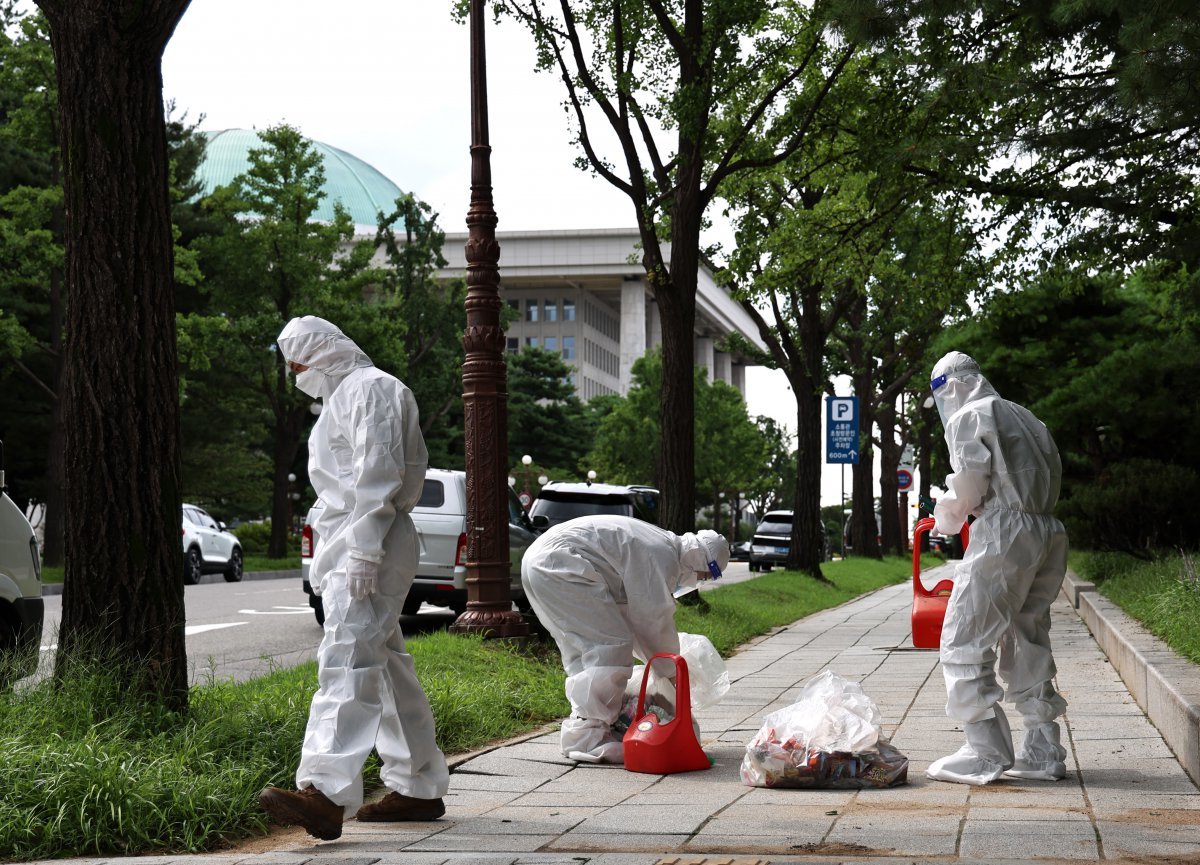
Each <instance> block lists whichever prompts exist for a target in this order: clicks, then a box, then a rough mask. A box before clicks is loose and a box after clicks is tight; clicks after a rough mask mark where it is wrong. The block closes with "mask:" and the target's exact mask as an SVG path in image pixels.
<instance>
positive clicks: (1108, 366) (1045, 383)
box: [941, 266, 1200, 551]
mask: <svg viewBox="0 0 1200 865" xmlns="http://www.w3.org/2000/svg"><path fill="white" fill-rule="evenodd" d="M1191 284H1192V283H1191V280H1189V279H1188V278H1187V277H1186V274H1181V273H1180V272H1179V270H1178V269H1177V268H1164V267H1161V266H1147V267H1145V268H1142V269H1141V270H1139V271H1138V272H1136V273H1134V274H1132V275H1131V276H1129V277H1128V278H1122V277H1119V276H1117V275H1110V274H1100V275H1096V276H1090V277H1083V276H1079V275H1076V274H1071V273H1061V274H1058V273H1056V274H1050V275H1047V276H1046V277H1044V278H1043V279H1041V280H1040V281H1039V282H1037V283H1036V284H1035V285H1032V286H1030V287H1029V288H1028V289H1026V290H1025V291H1022V292H1013V293H1010V294H1004V295H998V296H997V297H996V298H995V299H994V300H993V301H992V302H991V303H990V304H989V305H988V307H987V308H986V310H985V312H986V314H984V315H980V316H977V317H975V318H974V319H972V320H971V321H970V322H969V323H968V324H966V325H964V326H962V327H960V328H957V329H955V330H954V331H953V332H951V333H949V334H947V335H946V336H945V339H944V341H941V345H942V346H944V347H953V348H958V349H960V350H962V351H966V352H968V353H969V354H971V355H972V356H973V357H975V358H976V360H978V361H979V363H980V365H981V368H982V369H983V370H984V373H985V375H987V377H988V379H989V380H990V381H991V382H992V383H993V384H994V385H995V386H996V389H997V390H998V391H999V392H1000V394H1001V395H1002V396H1004V397H1006V398H1008V399H1011V400H1013V401H1014V402H1018V403H1021V404H1024V405H1027V406H1029V408H1030V409H1031V410H1033V412H1034V413H1035V414H1037V415H1038V417H1040V418H1041V419H1042V420H1043V421H1044V422H1045V423H1046V425H1047V426H1048V427H1049V429H1050V431H1051V432H1052V433H1053V435H1054V438H1055V441H1056V443H1057V444H1058V447H1059V451H1060V452H1061V454H1062V458H1063V496H1062V502H1061V504H1060V512H1061V514H1062V516H1063V518H1064V520H1066V521H1067V522H1068V528H1069V529H1070V531H1071V535H1072V543H1073V544H1074V545H1076V546H1094V547H1095V548H1097V549H1124V550H1128V551H1145V550H1147V549H1149V548H1152V547H1155V546H1160V545H1162V546H1168V547H1170V546H1184V547H1186V548H1189V549H1194V548H1195V547H1196V545H1197V544H1200V526H1198V524H1197V521H1196V519H1195V518H1194V517H1193V514H1195V513H1196V507H1195V502H1196V496H1197V493H1198V492H1200V490H1197V486H1196V483H1197V482H1196V477H1197V473H1198V472H1200V341H1198V340H1197V338H1196V331H1195V329H1194V327H1193V325H1192V323H1191V322H1192V321H1193V320H1194V319H1193V318H1192V316H1189V315H1188V314H1187V310H1189V309H1190V310H1192V312H1193V314H1194V310H1195V309H1196V307H1195V306H1194V305H1193V304H1192V303H1191V301H1189V299H1188V297H1189V295H1188V293H1187V292H1186V291H1184V290H1181V289H1183V288H1185V287H1187V286H1190V285H1191ZM1167 310H1171V311H1172V312H1171V313H1167V312H1166V311H1167Z"/></svg>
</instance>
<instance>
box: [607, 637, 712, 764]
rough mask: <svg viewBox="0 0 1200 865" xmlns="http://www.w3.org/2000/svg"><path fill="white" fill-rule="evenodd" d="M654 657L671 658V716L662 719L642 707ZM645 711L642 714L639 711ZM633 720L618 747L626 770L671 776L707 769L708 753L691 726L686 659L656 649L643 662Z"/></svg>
mask: <svg viewBox="0 0 1200 865" xmlns="http://www.w3.org/2000/svg"><path fill="white" fill-rule="evenodd" d="M655 658H667V659H668V660H674V661H675V717H674V718H672V719H671V720H670V721H667V722H665V723H664V722H662V721H660V720H658V717H657V716H656V715H654V714H653V713H648V712H646V711H645V709H646V683H647V682H648V681H649V679H650V668H651V666H652V665H653V663H654V659H655ZM643 713H645V714H643ZM633 717H634V718H635V719H636V720H634V722H633V723H632V724H630V725H629V729H628V730H626V731H625V737H624V739H623V740H622V746H623V747H624V751H625V768H626V769H628V770H629V771H630V772H644V773H646V774H649V775H672V774H675V773H676V772H694V771H696V770H698V769H708V768H710V767H711V765H712V764H711V763H709V761H708V755H707V754H705V753H704V750H703V749H702V748H701V747H700V743H699V742H698V741H697V740H696V731H695V730H694V729H693V728H692V692H691V687H690V685H689V684H688V668H687V661H685V660H684V659H683V658H681V657H680V656H679V655H676V654H673V653H671V652H659V653H658V654H656V655H654V656H653V657H652V658H650V659H649V660H648V661H647V662H646V672H645V673H643V674H642V690H641V692H640V693H639V694H638V702H637V711H636V712H634V713H633Z"/></svg>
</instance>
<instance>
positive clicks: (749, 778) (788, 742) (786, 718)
mask: <svg viewBox="0 0 1200 865" xmlns="http://www.w3.org/2000/svg"><path fill="white" fill-rule="evenodd" d="M881 722H882V716H881V715H880V714H879V709H878V707H877V706H876V705H875V702H874V701H873V700H872V699H871V698H870V697H868V696H867V695H866V694H865V693H863V690H862V687H861V686H860V685H859V684H858V683H857V682H851V681H848V680H847V679H844V678H842V677H841V676H839V675H837V674H836V673H834V672H833V671H832V670H826V671H825V672H823V673H821V674H820V675H819V676H816V677H815V678H813V679H811V680H809V682H808V683H807V684H806V685H805V686H804V689H803V690H802V691H801V692H800V699H799V700H797V701H796V702H795V703H793V704H792V705H790V706H787V707H786V708H783V709H779V710H778V711H775V712H772V713H771V714H769V715H767V716H766V717H765V718H764V719H763V725H762V728H761V729H760V730H759V731H758V733H757V735H755V737H754V738H753V739H751V740H750V742H749V743H748V744H747V745H746V755H745V757H744V758H743V759H742V768H741V775H742V783H744V784H746V785H747V786H750V787H801V788H803V787H808V788H818V787H842V788H857V787H889V786H892V785H894V784H903V783H906V782H907V780H908V758H907V757H905V756H904V755H903V754H901V753H900V752H899V751H898V750H896V749H895V748H893V747H892V746H891V744H889V743H888V741H887V739H886V738H885V737H884V736H883V732H882V728H881Z"/></svg>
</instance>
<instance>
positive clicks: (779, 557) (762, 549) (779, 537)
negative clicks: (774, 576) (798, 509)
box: [750, 511, 794, 571]
mask: <svg viewBox="0 0 1200 865" xmlns="http://www.w3.org/2000/svg"><path fill="white" fill-rule="evenodd" d="M793 515H794V512H793V511H767V513H766V514H764V515H763V518H762V521H761V522H760V523H759V524H758V528H756V529H755V530H754V538H753V539H752V540H751V541H750V570H752V571H769V570H771V568H773V567H774V566H775V565H784V564H787V557H788V551H789V550H790V549H791V547H792V517H793Z"/></svg>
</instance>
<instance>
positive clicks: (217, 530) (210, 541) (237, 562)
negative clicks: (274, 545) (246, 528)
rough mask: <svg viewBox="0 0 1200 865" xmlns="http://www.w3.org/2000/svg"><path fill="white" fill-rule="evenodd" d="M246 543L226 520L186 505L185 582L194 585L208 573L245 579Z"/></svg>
mask: <svg viewBox="0 0 1200 865" xmlns="http://www.w3.org/2000/svg"><path fill="white" fill-rule="evenodd" d="M242 563H243V556H242V543H241V541H239V540H238V539H237V535H235V534H234V533H233V532H231V531H229V530H228V529H226V527H225V524H224V523H222V522H218V521H217V520H214V519H213V518H212V517H210V516H209V515H208V512H207V511H205V510H204V509H203V508H198V507H196V506H195V505H189V504H185V505H184V506H183V584H184V585H185V586H194V585H196V583H198V582H200V578H201V577H202V576H204V575H205V574H222V575H223V576H224V577H225V582H227V583H238V582H241V580H242Z"/></svg>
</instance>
